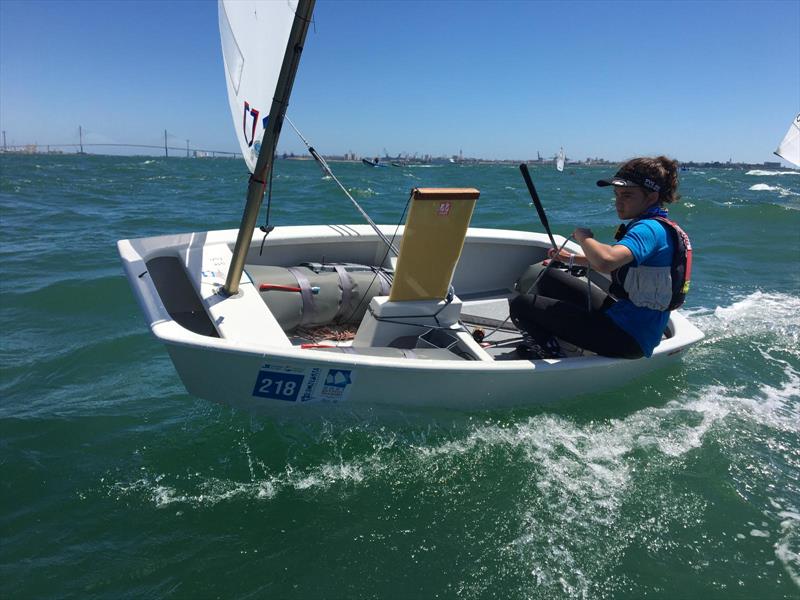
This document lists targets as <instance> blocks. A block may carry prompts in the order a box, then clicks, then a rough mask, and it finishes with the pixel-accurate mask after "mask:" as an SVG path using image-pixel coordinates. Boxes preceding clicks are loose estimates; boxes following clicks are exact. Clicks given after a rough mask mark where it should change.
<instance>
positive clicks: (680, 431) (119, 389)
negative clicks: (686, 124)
mask: <svg viewBox="0 0 800 600" xmlns="http://www.w3.org/2000/svg"><path fill="white" fill-rule="evenodd" d="M332 167H333V169H334V173H335V174H336V177H337V178H338V179H339V180H340V181H341V182H342V184H343V185H344V186H345V187H346V188H347V189H348V190H349V191H350V193H351V194H352V195H353V197H354V198H355V199H357V200H358V202H359V203H360V204H361V205H362V206H363V208H364V209H365V210H366V211H367V212H368V213H369V214H370V215H371V216H372V218H373V219H374V220H375V221H377V222H379V223H389V224H394V223H397V222H398V221H400V219H401V218H402V215H403V212H404V209H405V207H406V203H407V200H408V197H409V191H410V190H411V189H412V188H414V187H418V186H419V187H436V186H443V187H459V186H469V187H476V188H478V189H480V191H481V198H480V200H479V201H478V204H477V207H476V211H475V214H474V216H473V220H472V224H473V225H475V226H481V227H500V228H508V229H517V230H525V231H541V230H542V226H541V225H540V223H539V220H538V217H537V214H536V211H535V210H534V207H533V205H532V204H531V200H530V197H529V195H528V192H527V189H526V187H525V185H524V183H523V179H522V177H521V175H520V172H519V169H518V168H517V166H516V165H513V164H511V165H506V164H491V165H462V164H444V165H426V166H409V167H386V168H373V167H368V166H365V165H363V164H360V163H333V164H332ZM614 170H615V169H614V168H613V167H609V166H573V165H567V167H566V168H565V170H564V172H562V173H559V172H557V171H556V170H555V168H553V166H552V165H538V164H537V165H533V166H532V167H531V173H532V175H533V179H534V181H535V183H536V185H537V188H538V191H539V195H540V197H541V199H542V203H543V205H544V207H545V209H546V211H547V214H548V216H549V221H550V224H551V226H552V228H553V230H554V232H555V233H557V234H569V233H571V232H572V230H573V229H574V227H576V226H588V227H591V228H592V229H593V230H594V232H595V234H596V236H597V238H598V239H601V240H611V239H612V234H613V232H614V230H615V228H616V226H617V224H618V221H617V218H616V214H615V211H614V208H613V200H612V195H611V193H610V192H609V191H608V189H607V188H602V189H601V188H598V187H596V186H595V181H596V180H597V179H598V178H601V177H605V176H609V175H612V174H613V172H614ZM247 177H248V173H247V172H246V169H245V166H244V164H243V163H242V162H241V161H239V160H233V159H222V158H215V159H212V158H208V159H192V158H183V157H169V158H165V157H162V158H158V157H152V156H150V157H148V156H136V157H126V156H99V155H66V154H64V155H17V154H0V283H1V285H2V287H1V288H0V323H2V325H3V332H2V336H0V597H3V598H15V599H16V598H115V599H116V598H297V599H308V598H325V599H327V598H333V599H337V598H346V599H356V598H358V599H362V598H364V599H368V598H375V599H394V598H398V599H404V598H422V599H429V598H431V599H432V598H459V599H483V598H502V599H515V598H531V599H553V598H556V599H558V598H586V599H595V598H613V599H637V598H663V599H682V598H688V599H691V598H702V599H703V600H708V599H714V598H719V599H726V600H727V599H759V600H767V599H797V598H800V343H798V337H799V336H800V274H799V272H800V172H798V171H792V170H789V169H785V168H783V169H781V168H770V169H767V168H765V169H737V168H707V169H690V170H687V171H683V172H681V173H680V177H681V185H680V192H681V194H682V199H681V201H680V202H679V203H678V204H676V205H674V206H673V207H672V208H671V210H670V213H671V215H672V217H673V218H674V219H675V220H677V221H678V222H679V223H680V224H681V225H682V226H683V227H684V229H685V230H686V231H687V232H688V233H689V235H690V236H691V238H692V241H693V245H694V271H693V281H692V290H691V293H690V295H689V297H688V300H687V303H686V305H685V307H684V309H683V312H684V314H686V315H687V316H688V318H689V320H690V321H691V322H692V323H693V324H694V325H696V326H697V327H699V328H700V329H701V330H703V331H704V332H705V336H706V337H705V339H704V340H703V341H702V342H701V343H699V344H698V345H696V346H695V347H693V348H692V349H691V350H690V351H689V352H687V353H686V354H685V356H684V358H683V359H682V361H681V362H679V363H677V364H675V365H674V366H671V367H668V368H666V369H664V370H660V371H656V372H654V373H652V374H649V375H647V376H645V377H644V378H641V379H637V380H632V381H620V382H619V387H618V388H617V389H614V390H612V391H610V392H604V393H594V392H593V391H592V390H591V389H587V390H586V393H585V394H583V395H581V396H579V397H577V398H572V399H569V400H567V401H565V402H562V403H559V404H555V405H552V406H548V407H541V406H536V405H533V404H532V405H531V406H530V407H527V408H524V409H516V410H513V411H509V410H502V411H501V410H496V411H487V412H479V413H466V412H465V413H463V414H461V413H458V411H455V413H454V414H449V415H442V414H439V413H433V414H425V413H420V414H416V413H409V414H403V415H401V417H400V418H397V417H395V418H391V419H383V418H381V417H380V416H370V415H362V416H361V417H358V418H356V417H355V416H353V417H351V418H347V417H346V416H343V418H329V417H328V416H316V417H311V418H304V419H296V418H292V417H287V418H283V417H279V416H271V417H267V416H259V415H253V414H248V413H244V412H240V411H237V410H234V409H231V408H229V407H226V406H223V405H219V404H215V403H213V402H210V401H206V400H202V399H199V398H196V397H193V396H191V395H189V394H187V393H186V391H185V389H184V387H183V385H182V384H181V382H180V380H179V378H178V376H177V374H176V372H175V370H174V369H173V366H172V363H171V362H170V359H169V357H168V355H167V353H166V351H165V349H164V348H163V346H162V345H161V344H159V343H158V342H157V341H156V339H155V338H154V337H153V336H152V335H151V334H150V332H149V330H148V328H147V326H146V325H145V322H144V319H143V316H142V314H141V312H140V310H139V308H138V306H137V304H136V301H135V300H134V297H133V295H132V293H131V290H130V288H129V286H128V282H127V280H126V279H125V277H124V275H123V269H122V266H121V263H120V260H119V257H118V254H117V250H116V242H117V240H120V239H126V238H133V237H145V236H152V235H157V234H166V233H176V232H191V231H206V230H209V229H229V228H235V227H238V225H239V221H240V219H241V210H242V208H243V205H244V199H245V191H246V184H247ZM265 214H266V211H265V210H262V212H261V217H260V218H261V219H262V220H263V219H265ZM269 218H270V224H273V225H278V226H280V225H292V224H309V223H361V222H362V220H361V217H360V215H359V214H358V213H357V212H356V210H355V209H354V208H353V206H352V204H351V203H350V201H349V200H348V199H347V198H346V197H345V196H344V194H343V193H342V192H341V190H340V189H339V188H338V187H337V185H336V184H335V182H334V181H333V180H331V179H330V178H325V177H323V176H322V173H321V171H320V169H319V168H318V167H317V166H316V165H315V164H314V163H313V162H312V161H293V160H278V161H277V162H276V167H275V174H274V178H273V182H272V200H271V210H270V215H269ZM456 292H457V290H456ZM374 393H375V395H376V397H378V396H380V394H381V393H382V391H381V390H380V389H375V391H374ZM442 393H446V391H443V392H442ZM532 397H533V395H532Z"/></svg>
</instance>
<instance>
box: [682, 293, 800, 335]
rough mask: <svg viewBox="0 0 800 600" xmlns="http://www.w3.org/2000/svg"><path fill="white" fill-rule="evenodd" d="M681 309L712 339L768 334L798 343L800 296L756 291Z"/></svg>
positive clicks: (799, 332)
mask: <svg viewBox="0 0 800 600" xmlns="http://www.w3.org/2000/svg"><path fill="white" fill-rule="evenodd" d="M682 312H683V313H684V314H685V315H687V316H688V317H689V318H690V320H691V321H692V323H694V324H695V325H696V326H697V327H699V328H700V329H701V330H702V331H704V332H705V334H706V338H707V340H709V341H711V342H713V341H718V340H720V339H728V338H733V337H739V336H742V335H747V336H750V337H753V336H759V335H764V334H771V335H774V336H776V337H777V338H778V339H779V340H780V341H782V342H783V344H782V345H785V346H786V347H787V348H789V349H791V348H792V347H794V348H797V347H798V346H800V297H797V296H793V295H791V294H785V293H782V292H762V291H756V292H753V293H751V294H749V295H747V296H745V297H744V298H741V299H739V300H736V301H735V302H733V304H731V305H730V306H717V307H716V308H713V309H710V308H698V309H694V310H684V311H682ZM706 343H707V342H706Z"/></svg>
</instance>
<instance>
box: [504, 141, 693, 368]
mask: <svg viewBox="0 0 800 600" xmlns="http://www.w3.org/2000/svg"><path fill="white" fill-rule="evenodd" d="M597 185H598V186H601V187H604V186H612V187H613V189H614V196H615V206H616V210H617V215H619V217H620V218H621V219H623V220H627V221H628V223H627V224H626V225H621V226H620V230H619V231H618V236H617V242H616V243H614V244H610V245H609V244H603V243H601V242H598V241H597V240H596V239H595V237H594V234H593V233H592V230H591V229H587V228H585V227H578V228H576V229H575V231H574V232H573V233H572V236H573V237H574V239H575V240H576V241H577V242H578V244H580V247H581V250H582V253H580V254H572V253H570V252H567V251H564V250H562V251H561V252H560V253H559V254H557V255H556V254H555V250H554V249H551V250H550V257H551V258H552V259H555V260H557V261H560V262H562V263H566V264H568V265H569V266H570V267H573V266H584V267H585V266H588V267H590V268H591V269H594V270H596V271H599V272H601V273H610V274H611V278H612V284H611V287H610V288H609V292H608V293H607V294H606V293H604V292H602V291H601V290H600V288H598V287H596V286H594V285H592V286H591V290H590V291H587V290H589V289H590V288H589V287H588V286H587V282H586V280H585V279H579V278H577V277H573V276H572V275H571V274H570V272H569V269H567V270H563V269H556V268H551V269H549V270H548V272H547V273H546V274H545V275H544V276H543V277H542V278H541V279H540V281H539V283H538V284H537V286H536V288H535V289H534V290H532V292H533V293H523V294H520V295H518V296H516V297H515V298H514V299H512V300H511V301H510V309H511V319H512V321H513V322H514V323H515V325H516V326H517V327H518V328H519V329H520V330H521V331H522V332H523V344H522V345H521V346H520V347H519V348H518V349H517V352H518V353H519V354H520V355H521V356H522V357H523V358H536V357H537V355H538V356H541V357H558V356H563V354H562V353H561V349H560V347H559V345H558V342H557V340H556V339H555V338H560V339H561V340H563V341H566V342H569V343H571V344H574V345H576V346H578V347H580V348H584V349H586V350H589V351H591V352H595V353H597V354H600V355H602V356H610V357H619V358H632V359H633V358H641V357H643V356H647V357H649V356H651V355H652V353H653V349H654V348H655V347H656V346H657V345H658V344H659V342H660V341H661V336H662V334H663V332H664V329H665V327H666V325H667V322H668V321H669V314H670V310H673V309H675V308H677V307H678V306H680V305H681V304H682V303H683V299H684V298H685V295H686V293H687V292H688V285H689V279H690V271H691V244H690V242H689V239H688V237H687V236H686V234H685V233H684V232H683V231H682V230H681V229H680V227H678V225H677V224H676V223H674V222H673V221H670V220H669V218H668V213H667V209H666V205H668V204H671V203H673V202H675V201H676V200H678V198H679V197H680V196H679V195H678V193H677V188H678V163H677V162H676V161H674V160H671V159H669V158H667V157H665V156H659V157H656V158H649V157H643V158H634V159H632V160H629V161H628V162H626V163H625V164H623V165H622V166H621V167H620V168H619V170H618V171H617V173H616V175H614V177H612V178H610V179H601V180H600V181H598V182H597ZM546 263H547V261H545V263H544V264H546ZM539 268H544V267H543V266H542V267H539ZM520 291H522V292H526V291H527V290H520Z"/></svg>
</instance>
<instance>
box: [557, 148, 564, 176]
mask: <svg viewBox="0 0 800 600" xmlns="http://www.w3.org/2000/svg"><path fill="white" fill-rule="evenodd" d="M556 169H558V171H559V173H560V172H561V171H563V170H564V148H561V150H559V151H558V157H557V158H556Z"/></svg>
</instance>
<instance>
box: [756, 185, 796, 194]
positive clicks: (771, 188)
mask: <svg viewBox="0 0 800 600" xmlns="http://www.w3.org/2000/svg"><path fill="white" fill-rule="evenodd" d="M747 189H749V190H750V191H753V192H778V194H780V195H781V196H800V193H797V192H793V191H792V190H790V189H787V188H785V187H782V186H780V185H769V184H766V183H756V184H755V185H751V186H750V187H749V188H747Z"/></svg>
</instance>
